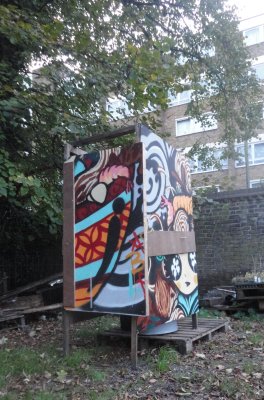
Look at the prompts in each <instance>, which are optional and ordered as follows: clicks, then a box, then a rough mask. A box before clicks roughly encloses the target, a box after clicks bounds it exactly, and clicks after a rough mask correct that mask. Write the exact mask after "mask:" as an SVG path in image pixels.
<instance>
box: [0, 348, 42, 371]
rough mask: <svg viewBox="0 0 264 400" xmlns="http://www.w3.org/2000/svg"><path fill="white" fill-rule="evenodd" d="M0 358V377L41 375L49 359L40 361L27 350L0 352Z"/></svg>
mask: <svg viewBox="0 0 264 400" xmlns="http://www.w3.org/2000/svg"><path fill="white" fill-rule="evenodd" d="M0 357H1V364H0V377H7V376H8V375H12V376H16V375H21V374H22V373H24V374H26V375H27V374H33V373H43V372H44V371H45V370H46V368H47V367H48V366H49V365H48V364H49V362H50V361H49V359H42V358H41V357H40V355H39V354H38V353H37V352H36V351H33V350H29V349H27V348H21V349H17V350H11V351H10V350H7V349H5V350H1V351H0Z"/></svg>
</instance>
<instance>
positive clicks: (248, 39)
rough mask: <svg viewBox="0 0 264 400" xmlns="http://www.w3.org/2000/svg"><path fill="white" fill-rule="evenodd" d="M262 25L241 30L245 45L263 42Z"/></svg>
mask: <svg viewBox="0 0 264 400" xmlns="http://www.w3.org/2000/svg"><path fill="white" fill-rule="evenodd" d="M263 28H264V26H263V25H260V26H255V27H254V28H250V29H246V30H245V31H243V36H244V38H245V43H246V46H252V45H253V44H256V43H260V42H263V40H264V35H263V33H264V31H263Z"/></svg>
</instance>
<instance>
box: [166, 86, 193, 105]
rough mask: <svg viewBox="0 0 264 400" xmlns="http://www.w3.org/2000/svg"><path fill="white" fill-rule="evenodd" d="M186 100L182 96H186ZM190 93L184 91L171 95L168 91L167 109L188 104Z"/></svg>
mask: <svg viewBox="0 0 264 400" xmlns="http://www.w3.org/2000/svg"><path fill="white" fill-rule="evenodd" d="M186 94H187V96H186V98H185V97H184V95H186ZM191 97H192V91H191V90H184V91H183V92H180V93H177V94H173V93H172V92H171V91H170V90H169V91H168V107H174V106H180V105H182V104H188V103H190V101H191Z"/></svg>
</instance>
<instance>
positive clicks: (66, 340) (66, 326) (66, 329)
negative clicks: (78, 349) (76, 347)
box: [63, 310, 71, 356]
mask: <svg viewBox="0 0 264 400" xmlns="http://www.w3.org/2000/svg"><path fill="white" fill-rule="evenodd" d="M70 318H71V317H70V313H69V312H68V311H65V310H63V353H64V356H68V355H69V354H70V327H71V322H70Z"/></svg>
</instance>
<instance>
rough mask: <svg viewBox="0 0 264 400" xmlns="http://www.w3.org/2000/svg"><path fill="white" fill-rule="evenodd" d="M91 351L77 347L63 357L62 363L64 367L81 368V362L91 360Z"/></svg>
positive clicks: (85, 362)
mask: <svg viewBox="0 0 264 400" xmlns="http://www.w3.org/2000/svg"><path fill="white" fill-rule="evenodd" d="M91 356H92V355H91V351H90V350H87V349H78V350H75V351H73V352H72V353H71V354H70V355H69V356H67V357H65V358H64V360H63V364H64V365H65V366H66V367H69V368H74V369H75V370H78V372H79V370H80V369H82V367H83V364H86V365H87V364H88V362H89V361H90V360H91Z"/></svg>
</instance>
